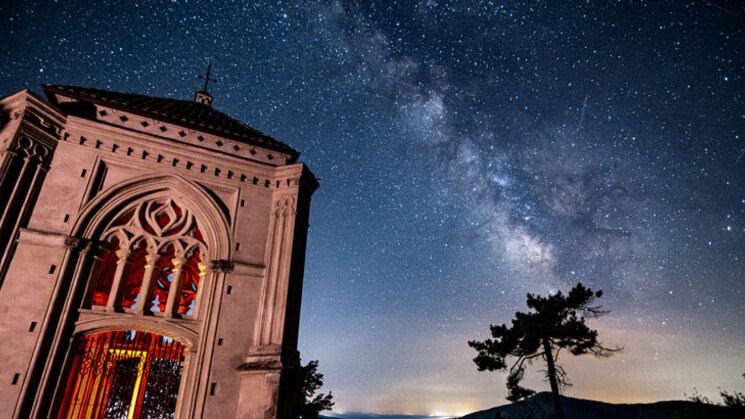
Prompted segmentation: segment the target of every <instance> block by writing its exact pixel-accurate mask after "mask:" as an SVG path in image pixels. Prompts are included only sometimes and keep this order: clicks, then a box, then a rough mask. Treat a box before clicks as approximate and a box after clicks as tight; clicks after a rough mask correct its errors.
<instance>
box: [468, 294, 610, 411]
mask: <svg viewBox="0 0 745 419" xmlns="http://www.w3.org/2000/svg"><path fill="white" fill-rule="evenodd" d="M602 295H603V292H602V291H597V292H593V291H592V290H591V289H589V288H586V287H585V286H583V285H582V284H581V283H578V284H577V285H576V286H575V287H574V288H572V289H571V290H570V291H569V294H567V295H566V296H565V295H564V294H563V293H562V292H561V291H559V292H558V293H556V294H554V295H551V296H548V297H541V296H536V295H533V294H528V308H530V309H532V310H533V311H530V312H528V313H522V312H517V313H515V318H514V319H513V320H512V327H507V326H506V325H504V324H503V325H501V326H494V325H492V326H491V328H490V329H491V335H492V338H491V339H487V340H485V341H469V342H468V345H469V346H471V347H472V348H474V349H476V350H477V351H478V355H477V356H476V358H474V359H473V361H474V362H475V363H476V366H477V367H478V370H479V371H485V370H488V371H498V370H505V369H507V357H512V358H514V363H513V364H512V365H511V366H510V367H509V376H508V377H507V389H508V391H509V395H508V396H507V400H510V401H513V402H516V401H521V400H524V399H526V398H528V397H530V396H531V395H533V394H535V391H533V390H530V389H527V388H524V387H521V386H520V384H519V383H520V380H522V378H523V375H524V373H525V368H526V364H531V363H532V362H533V360H535V359H537V358H541V359H543V360H544V362H545V363H546V369H547V371H546V376H547V378H548V381H549V383H550V385H551V393H552V394H553V401H554V411H555V416H556V418H557V419H563V418H564V413H563V410H562V407H561V398H560V396H559V391H560V387H562V386H565V385H568V381H567V377H566V373H565V372H564V369H563V368H562V367H561V366H560V365H559V364H557V361H558V358H559V353H560V352H561V350H562V349H566V350H568V351H569V352H570V353H571V354H572V355H583V354H587V353H590V354H592V355H595V356H597V357H608V356H610V355H612V354H613V353H614V352H617V351H620V350H621V348H613V349H610V348H606V347H604V346H602V345H601V344H600V343H599V342H598V339H597V337H598V333H597V331H595V330H592V329H590V328H589V327H587V325H586V324H585V319H586V318H594V317H599V316H602V315H605V314H608V313H609V312H608V311H605V310H603V309H602V307H601V306H597V305H593V304H594V303H595V301H596V299H598V298H600V297H601V296H602Z"/></svg>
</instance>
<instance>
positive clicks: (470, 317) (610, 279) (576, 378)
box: [0, 0, 745, 415]
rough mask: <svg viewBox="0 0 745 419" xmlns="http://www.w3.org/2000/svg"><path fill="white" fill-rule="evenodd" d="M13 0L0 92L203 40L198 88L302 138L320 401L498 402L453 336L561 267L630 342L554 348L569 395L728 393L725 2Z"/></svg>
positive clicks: (144, 80) (735, 226) (740, 212)
mask: <svg viewBox="0 0 745 419" xmlns="http://www.w3.org/2000/svg"><path fill="white" fill-rule="evenodd" d="M8 3H11V2H3V3H0V4H1V5H0V22H1V24H0V57H2V59H0V96H6V95H9V94H11V93H14V92H16V91H18V90H21V89H23V88H30V89H32V90H34V91H35V92H37V93H38V92H40V91H41V88H40V85H41V84H42V83H52V84H73V85H79V86H87V87H96V88H102V89H109V90H114V91H123V92H131V93H140V94H148V95H153V96H164V97H172V98H179V99H187V100H191V99H192V98H193V93H194V91H196V90H198V89H199V88H200V87H201V83H200V80H198V79H197V77H196V76H197V74H203V73H204V71H205V69H206V66H207V62H208V60H209V59H212V60H213V68H212V69H213V76H214V77H215V78H217V79H218V82H217V83H216V84H214V85H213V86H212V87H211V89H210V90H211V92H212V93H213V95H214V97H215V99H214V107H215V108H217V109H218V110H221V111H223V112H225V113H227V114H229V115H231V116H233V117H236V118H237V119H240V120H242V121H244V122H246V123H247V124H249V125H251V126H253V127H254V128H257V129H259V130H261V131H263V132H265V133H267V134H270V135H272V136H274V137H275V138H277V139H279V140H281V141H283V142H286V143H288V144H290V145H292V146H293V147H295V148H297V149H298V150H300V151H301V152H302V156H301V160H302V161H303V162H305V163H307V164H308V165H309V167H310V168H311V170H312V171H313V172H314V173H315V174H316V176H317V177H318V178H320V183H321V188H320V189H319V190H318V191H317V192H316V194H315V195H314V199H313V203H312V207H311V220H310V222H311V227H310V231H309V241H308V252H307V262H306V273H305V285H304V290H303V308H302V317H301V330H300V351H301V356H302V358H303V360H304V361H308V360H311V359H318V360H319V361H320V370H321V372H322V373H324V375H325V380H324V383H325V386H324V389H326V390H332V391H333V393H334V396H335V400H336V408H335V410H336V411H337V412H344V411H353V410H354V411H368V412H377V413H415V414H451V415H456V414H464V413H469V412H472V411H475V410H479V409H483V408H487V407H491V406H495V405H498V404H503V403H505V402H506V401H505V400H504V396H505V395H506V389H505V386H504V380H505V374H498V373H479V372H477V371H476V367H475V365H474V364H473V362H472V361H471V359H472V358H473V356H474V355H475V351H473V350H472V349H471V348H469V347H468V346H467V345H466V341H467V340H469V339H484V338H486V337H487V334H488V326H489V324H491V323H503V322H508V321H509V320H510V319H511V318H512V315H513V313H514V312H515V311H516V310H525V309H526V307H525V294H526V293H527V292H535V293H541V294H545V293H549V292H555V291H557V290H560V289H563V290H568V289H569V288H571V286H572V285H573V284H575V283H576V282H577V281H581V282H582V283H584V284H586V285H589V286H590V287H592V288H594V289H602V290H603V291H604V292H605V295H604V296H603V298H602V299H601V302H603V303H604V305H605V307H606V308H608V309H611V310H612V313H611V314H610V315H609V316H606V317H605V318H602V319H598V320H594V321H592V322H591V323H590V324H591V326H594V327H595V328H597V329H598V331H599V333H600V337H601V340H602V341H603V342H604V343H605V344H607V345H609V346H614V345H622V346H624V347H625V350H624V352H623V353H621V354H618V355H615V356H614V357H612V358H610V359H602V360H598V359H594V358H592V357H582V358H575V359H570V358H571V357H566V356H564V357H562V360H563V361H564V362H565V367H566V370H567V373H568V374H569V378H570V380H571V382H572V383H573V384H574V385H573V387H570V388H568V389H567V390H566V394H568V395H571V396H577V397H584V398H593V399H598V400H605V401H610V402H619V401H625V402H630V401H639V402H643V401H652V400H660V399H681V398H683V393H684V392H686V393H689V394H690V393H691V392H692V391H693V387H697V388H698V390H699V391H700V392H701V393H702V394H704V395H709V396H714V395H716V394H717V386H721V387H722V388H724V389H732V390H734V389H738V390H742V386H743V382H742V377H741V374H742V373H743V372H745V326H743V318H745V157H744V156H743V154H745V9H744V8H743V6H742V3H731V4H726V3H724V2H723V1H717V2H715V1H711V2H709V1H692V2H687V3H686V2H683V1H669V2H662V1H654V2H652V1H650V2H642V1H636V0H635V1H631V0H627V1H618V2H613V3H611V2H610V1H608V2H603V1H597V2H579V1H567V2H564V1H548V2H540V3H544V4H543V5H538V3H539V2H533V1H527V2H524V3H521V2H490V4H484V5H482V6H478V7H477V6H475V5H474V4H472V3H473V2H465V1H464V2H462V3H457V2H438V1H428V2H421V3H416V4H413V3H409V2H404V3H403V4H392V3H391V4H390V5H388V3H389V2H384V3H386V4H385V5H380V4H378V5H375V4H368V5H363V4H355V5H353V3H356V2H340V3H326V2H321V3H312V4H310V3H305V4H303V5H301V6H297V5H295V2H291V3H288V4H274V3H270V4H254V3H248V2H246V3H245V4H244V3H233V4H224V5H220V6H218V5H210V6H206V5H197V4H193V3H192V2H190V3H181V2H172V3H165V2H163V3H160V4H156V3H155V2H133V1H124V0H121V1H96V2H88V1H86V2H61V3H59V4H54V3H34V2H25V1H24V2H12V3H14V4H8ZM736 4H739V6H738V5H736ZM539 369H541V367H540V366H539V365H534V367H533V368H532V369H531V370H530V371H531V372H530V373H529V374H528V375H527V377H526V385H527V386H529V387H532V388H534V389H540V390H547V389H548V384H547V383H544V382H543V381H542V376H541V374H540V373H538V372H537V370H539ZM717 398H718V397H717Z"/></svg>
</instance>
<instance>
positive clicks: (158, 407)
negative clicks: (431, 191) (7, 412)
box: [57, 330, 186, 419]
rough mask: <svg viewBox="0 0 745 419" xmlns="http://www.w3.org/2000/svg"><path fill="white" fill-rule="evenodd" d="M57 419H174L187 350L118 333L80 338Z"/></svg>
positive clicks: (160, 339) (147, 336)
mask: <svg viewBox="0 0 745 419" xmlns="http://www.w3.org/2000/svg"><path fill="white" fill-rule="evenodd" d="M73 350H74V358H73V362H72V365H71V369H70V372H69V373H68V376H67V383H66V385H65V390H64V396H63V400H62V408H61V409H60V411H59V415H58V416H57V417H58V419H62V418H65V419H73V418H75V419H77V418H86V419H88V418H90V419H99V418H101V419H103V418H106V419H109V418H111V419H134V418H172V417H174V415H175V412H176V405H177V401H178V393H179V388H180V386H181V375H182V371H183V369H184V357H185V350H186V346H184V345H182V344H181V343H179V342H178V341H176V340H174V339H171V338H168V337H166V336H162V335H158V334H154V333H148V332H143V331H137V330H120V331H111V332H104V333H95V334H90V335H84V336H81V337H78V338H77V339H76V341H75V344H74V349H73Z"/></svg>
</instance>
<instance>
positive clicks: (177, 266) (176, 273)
mask: <svg viewBox="0 0 745 419" xmlns="http://www.w3.org/2000/svg"><path fill="white" fill-rule="evenodd" d="M184 263H186V258H184V257H182V256H176V257H175V258H173V275H172V276H171V285H170V287H169V288H168V301H166V312H165V315H166V317H175V316H176V315H177V314H178V308H179V302H180V301H181V286H182V285H183V282H184V274H185V271H184Z"/></svg>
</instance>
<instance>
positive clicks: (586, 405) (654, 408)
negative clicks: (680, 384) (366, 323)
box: [321, 392, 745, 419]
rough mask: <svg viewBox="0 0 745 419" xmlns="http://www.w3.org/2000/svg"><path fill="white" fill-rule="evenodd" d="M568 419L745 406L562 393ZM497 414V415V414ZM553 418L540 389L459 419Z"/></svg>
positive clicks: (356, 416) (656, 416)
mask: <svg viewBox="0 0 745 419" xmlns="http://www.w3.org/2000/svg"><path fill="white" fill-rule="evenodd" d="M561 399H562V405H563V406H564V415H565V416H566V418H567V419H745V409H732V408H727V407H722V406H714V405H710V404H702V403H695V402H690V401H684V400H673V401H665V402H656V403H637V404H612V403H603V402H596V401H594V400H584V399H575V398H573V397H564V396H562V398H561ZM497 413H499V414H500V416H499V417H497V416H496V415H497ZM321 418H324V419H446V417H437V416H412V415H376V414H374V413H359V412H350V413H343V414H326V415H321ZM495 418H499V419H554V403H553V399H552V398H551V393H549V392H542V393H538V394H536V395H535V396H533V397H531V398H529V399H527V400H526V401H525V402H523V403H513V404H508V405H504V406H499V407H493V408H491V409H487V410H482V411H480V412H475V413H471V414H470V415H466V416H463V417H461V418H459V419H495Z"/></svg>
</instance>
